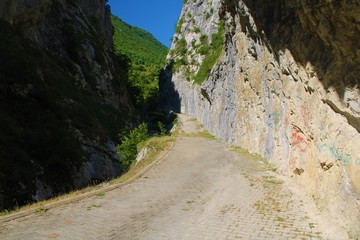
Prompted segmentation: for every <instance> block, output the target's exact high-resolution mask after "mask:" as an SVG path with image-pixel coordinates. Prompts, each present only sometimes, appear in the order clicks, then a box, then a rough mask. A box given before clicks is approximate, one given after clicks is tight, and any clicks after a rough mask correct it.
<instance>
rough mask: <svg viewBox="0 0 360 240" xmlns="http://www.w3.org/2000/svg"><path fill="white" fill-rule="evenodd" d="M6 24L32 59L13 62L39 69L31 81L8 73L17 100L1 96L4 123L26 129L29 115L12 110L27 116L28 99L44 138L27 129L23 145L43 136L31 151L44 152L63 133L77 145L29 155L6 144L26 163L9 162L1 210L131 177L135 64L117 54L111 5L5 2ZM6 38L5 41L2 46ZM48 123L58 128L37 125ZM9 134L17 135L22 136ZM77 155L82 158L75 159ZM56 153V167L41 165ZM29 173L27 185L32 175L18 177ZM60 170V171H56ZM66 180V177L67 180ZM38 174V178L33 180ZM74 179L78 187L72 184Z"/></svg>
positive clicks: (5, 79) (0, 189)
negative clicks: (125, 164) (123, 151)
mask: <svg viewBox="0 0 360 240" xmlns="http://www.w3.org/2000/svg"><path fill="white" fill-rule="evenodd" d="M0 20H5V21H6V22H7V23H10V24H11V29H12V30H10V31H9V36H10V35H11V34H13V35H17V36H16V37H15V36H12V35H11V36H12V37H14V38H16V39H22V38H24V40H19V42H18V43H17V44H18V45H17V46H14V48H17V49H16V51H14V52H16V53H17V52H18V53H19V54H23V53H24V57H23V56H21V57H20V56H14V59H8V62H14V63H17V61H18V59H20V58H24V59H26V61H27V62H29V63H31V64H32V65H33V66H34V67H33V69H29V70H28V71H29V72H31V76H30V75H29V76H27V75H26V74H23V73H22V72H23V71H24V69H27V68H24V69H21V68H19V69H18V71H19V73H21V75H20V74H19V76H22V75H24V77H23V78H21V77H17V76H15V77H11V76H10V75H9V74H8V73H7V72H9V71H12V70H9V71H8V69H5V70H4V72H0V78H1V80H2V84H0V92H2V93H3V92H4V93H5V92H11V95H10V94H9V97H8V96H7V95H4V94H2V96H1V100H2V102H3V103H4V107H3V106H2V105H1V106H0V108H1V109H2V113H3V115H2V116H1V117H0V120H1V121H6V120H7V118H9V119H11V118H13V119H14V120H12V121H13V122H15V123H16V124H19V125H21V124H22V121H23V118H26V116H23V115H21V112H23V111H17V113H16V111H15V113H13V112H12V110H11V109H10V108H9V109H10V110H8V111H7V108H8V106H10V105H11V104H13V109H17V108H19V109H22V108H23V107H24V105H19V106H18V105H17V104H18V103H17V102H15V100H14V99H16V100H17V99H21V101H23V100H24V101H26V102H29V105H31V104H32V105H34V106H35V105H36V106H39V107H38V108H37V109H35V108H34V109H32V112H31V114H28V115H29V116H27V117H28V118H29V119H27V122H31V123H32V124H34V125H35V124H36V126H37V128H36V129H37V130H38V129H39V132H32V131H35V130H33V129H30V127H28V126H27V125H30V124H26V125H25V124H22V125H21V127H22V129H21V131H20V130H19V131H17V132H16V133H17V134H19V137H18V139H15V140H14V141H15V142H16V141H22V139H20V138H23V139H24V140H25V137H28V138H29V137H31V138H33V137H34V136H35V135H36V139H38V140H36V141H33V144H28V145H34V146H36V147H39V148H40V147H41V146H38V145H39V144H40V142H41V141H44V139H47V138H49V139H52V137H51V136H52V135H54V137H53V139H56V138H55V135H56V134H57V133H58V130H57V129H61V130H62V131H63V132H64V133H61V134H63V135H64V139H65V138H68V139H72V140H74V144H72V145H71V144H70V143H66V140H65V141H64V145H66V144H67V145H69V146H68V148H64V149H58V148H62V147H63V146H62V145H61V144H62V142H56V140H53V141H52V142H54V144H53V145H52V146H50V148H51V149H52V148H53V150H51V149H44V153H41V150H39V149H31V148H30V147H29V149H22V145H20V144H19V145H17V146H15V145H14V146H13V145H11V144H12V143H3V142H1V144H0V149H1V150H2V149H3V148H2V147H4V149H5V151H4V152H6V151H8V149H9V146H10V145H11V146H10V147H11V148H14V149H15V148H17V149H18V152H20V153H22V155H21V157H23V158H24V159H16V160H14V159H13V157H8V158H7V157H4V158H3V159H1V160H2V162H0V165H1V166H2V168H3V169H1V172H0V177H1V179H4V181H3V182H2V183H1V184H0V209H2V208H4V207H5V208H11V207H13V206H15V205H22V204H24V203H27V202H31V201H34V200H42V199H45V198H49V197H51V196H54V195H56V194H59V193H62V192H65V191H68V190H71V189H73V188H78V187H83V186H86V185H89V184H91V183H94V182H100V181H104V180H106V179H110V178H112V177H114V176H118V175H120V174H121V173H122V171H123V169H122V167H121V166H120V163H119V161H118V156H117V155H116V149H115V146H116V141H117V138H118V133H119V132H120V131H121V130H122V129H126V128H131V127H132V125H133V124H134V123H135V122H136V118H137V117H136V113H135V110H134V107H133V104H132V102H131V100H130V97H129V94H128V91H127V89H126V86H125V82H126V78H127V63H126V61H125V60H124V59H119V58H118V57H116V56H115V55H114V54H113V49H112V48H113V43H112V34H113V28H112V25H111V19H110V12H109V7H108V6H107V5H106V1H105V0H91V1H90V0H66V1H62V0H52V1H49V0H30V1H28V0H11V1H7V0H5V1H1V2H0ZM1 24H2V26H7V25H6V24H3V23H1ZM8 28H9V29H10V27H8ZM10 32H11V34H10ZM3 33H4V31H3V30H2V33H1V34H3ZM6 36H7V35H6ZM4 37H5V36H4V35H0V38H4ZM3 40H4V41H6V39H3ZM15 45H16V44H15ZM5 47H6V46H5ZM9 47H10V46H9ZM2 54H3V53H2ZM31 54H35V55H36V56H35V55H31ZM9 55H11V51H10V53H9ZM0 60H2V59H0ZM4 61H5V60H4ZM12 67H13V66H9V68H12ZM15 75H16V74H15ZM6 89H12V90H11V91H8V90H6ZM52 94H53V95H52ZM38 95H41V96H40V97H38ZM50 95H51V96H50ZM34 96H36V97H34ZM26 99H27V100H26ZM10 101H13V102H12V103H10ZM21 101H19V102H21ZM32 102H34V104H33V103H32ZM44 102H45V103H44ZM49 102H51V105H50V103H49ZM5 103H6V105H5ZM32 105H31V106H32ZM3 108H6V109H3ZM29 110H31V109H29ZM36 111H39V112H36ZM8 112H9V115H10V112H11V114H12V115H11V116H10V117H9V116H6V114H8ZM24 112H25V111H24ZM48 116H51V117H54V118H55V119H56V123H55V122H54V123H52V122H44V123H37V122H36V118H39V119H51V118H50V117H48ZM56 124H59V125H56ZM14 125H15V124H14ZM42 125H43V126H42ZM60 125H61V126H60ZM14 129H16V127H14ZM28 130H29V131H28ZM37 130H36V131H37ZM14 131H15V130H14ZM9 132H10V133H9V135H14V133H11V131H10V130H9ZM28 132H30V133H28ZM42 134H43V135H44V138H42V137H41V135H42ZM61 134H60V133H59V134H58V135H59V138H60V137H63V136H60V135H61ZM65 135H68V136H65ZM34 138H35V137H34ZM40 140H41V141H40ZM4 144H7V145H9V146H7V147H6V146H5V145H4ZM46 144H47V143H46ZM24 146H25V144H24ZM38 151H40V152H38ZM72 151H73V152H80V153H81V155H79V156H78V155H76V156H75V154H74V155H72V154H71V153H72ZM48 152H50V153H51V154H52V155H54V156H51V158H50V157H49V159H48V161H43V160H41V161H40V160H39V159H40V158H41V159H42V158H44V159H45V158H46V156H43V155H46V154H47V153H48ZM54 152H59V154H58V155H57V154H56V153H54ZM2 153H3V152H2V151H1V154H2ZM60 153H61V154H62V155H61V154H60ZM6 154H7V153H6ZM6 154H5V155H6ZM8 155H9V154H8ZM60 155H61V156H60ZM68 155H69V156H68ZM2 156H3V155H2ZM35 156H39V157H35ZM62 157H63V158H68V159H63V160H61V161H59V159H58V158H62ZM73 160H74V161H73ZM53 161H58V162H56V163H55V162H53ZM11 162H19V163H18V164H13V163H11ZM14 165H18V166H15V167H14ZM3 166H6V168H5V167H3ZM25 166H29V167H28V170H27V172H26V174H27V176H26V177H24V174H19V176H17V175H16V174H14V172H15V171H17V170H16V168H22V167H24V168H26V167H25ZM56 168H57V169H59V170H58V171H56ZM49 169H52V171H49ZM2 171H4V172H2ZM13 171H14V172H13ZM24 171H25V170H24ZM32 171H34V172H32ZM63 173H66V177H65V176H64V174H63ZM31 174H33V176H29V175H31ZM21 175H23V177H21ZM68 175H70V177H71V180H69V179H67V177H68ZM10 176H11V177H10Z"/></svg>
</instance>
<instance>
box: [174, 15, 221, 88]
mask: <svg viewBox="0 0 360 240" xmlns="http://www.w3.org/2000/svg"><path fill="white" fill-rule="evenodd" d="M182 22H183V20H182V19H180V20H179V23H178V25H177V27H178V26H181V25H182ZM194 32H196V33H200V32H201V31H200V29H199V28H197V27H195V28H194ZM224 34H225V33H224V26H223V23H222V22H219V26H218V32H217V33H215V34H213V35H212V36H211V39H210V40H209V39H208V36H207V35H206V34H202V35H201V36H200V38H199V41H200V43H199V44H198V45H196V41H195V40H193V41H192V42H191V48H192V49H193V50H194V51H196V52H197V53H198V54H201V55H203V56H205V58H204V60H203V62H202V64H201V65H200V68H199V70H198V72H197V74H196V75H195V76H194V73H193V72H192V71H191V70H190V68H189V67H187V66H188V65H189V64H192V65H193V64H195V62H194V57H193V55H191V57H189V56H188V54H189V52H191V51H192V50H191V49H190V50H189V49H187V42H186V40H185V38H181V39H180V40H178V41H177V42H176V46H175V49H173V50H171V51H170V55H171V57H172V58H173V59H174V63H173V65H172V71H173V72H178V71H179V70H180V69H182V71H183V73H184V76H185V78H186V79H187V80H191V79H194V81H195V83H197V84H199V85H200V84H202V83H203V82H204V81H205V80H206V78H207V77H208V76H209V73H210V71H211V69H212V68H213V66H214V65H215V63H216V61H217V60H218V59H219V57H220V55H221V53H222V50H223V46H224V38H225V36H224ZM209 42H210V44H209ZM193 54H194V52H193Z"/></svg>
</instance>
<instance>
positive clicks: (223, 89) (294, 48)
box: [162, 0, 360, 236]
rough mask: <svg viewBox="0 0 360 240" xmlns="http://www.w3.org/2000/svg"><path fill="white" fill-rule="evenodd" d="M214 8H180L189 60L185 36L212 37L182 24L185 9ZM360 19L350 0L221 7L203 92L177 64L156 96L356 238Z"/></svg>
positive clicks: (237, 3)
mask: <svg viewBox="0 0 360 240" xmlns="http://www.w3.org/2000/svg"><path fill="white" fill-rule="evenodd" d="M215 2H218V3H219V2H220V1H216V0H214V1H210V3H209V1H188V3H187V4H186V5H185V7H184V9H185V10H186V11H185V10H184V11H183V12H182V14H181V16H180V18H183V19H186V21H184V23H183V26H187V27H183V28H182V32H181V33H180V34H178V38H179V37H180V38H181V37H183V38H185V39H186V42H187V48H188V53H187V57H188V58H189V59H190V58H194V56H193V55H195V58H196V55H197V54H198V52H196V51H193V50H192V48H191V42H192V41H193V39H195V41H197V38H196V37H194V36H196V34H194V33H193V32H190V33H189V31H187V30H186V29H189V28H192V27H195V26H197V27H199V28H200V29H201V31H202V32H201V33H202V34H209V30H208V28H202V26H203V24H204V23H202V24H200V25H197V21H196V20H195V21H193V20H192V19H191V18H186V17H187V16H195V15H196V14H197V13H194V12H192V10H191V9H194V8H193V7H192V5H204V6H205V5H206V4H215ZM198 8H199V7H198ZM204 9H206V7H205V8H204ZM207 9H209V8H207ZM207 11H208V10H205V11H204V12H203V13H202V14H205V15H206V12H207ZM359 11H360V8H359V3H358V2H356V1H342V2H340V1H315V2H314V1H281V0H279V1H265V0H263V1H246V0H243V1H235V0H225V1H223V3H222V4H221V5H220V7H219V8H217V9H215V10H214V12H213V14H214V15H216V14H218V16H220V17H219V19H220V20H221V21H222V22H224V24H225V30H226V31H225V45H224V48H223V53H222V55H221V57H220V58H219V59H218V62H217V63H216V64H215V66H214V67H213V68H212V71H211V73H210V75H209V77H208V79H207V80H206V81H205V82H204V83H203V84H202V85H201V86H199V85H196V84H194V83H193V82H192V81H191V80H190V81H187V80H185V79H186V76H185V75H186V71H187V70H186V68H187V67H188V66H183V67H182V68H180V71H178V72H175V73H173V74H172V78H171V79H167V81H168V83H167V86H174V89H173V90H169V89H168V90H163V95H162V96H163V98H164V99H166V98H168V99H172V96H171V95H169V94H167V93H169V92H171V91H172V92H176V93H177V95H178V96H179V97H178V101H179V102H180V106H181V107H180V108H181V111H182V112H185V113H187V114H190V115H192V116H195V117H197V118H198V119H199V120H200V121H201V122H202V123H203V124H204V127H205V128H206V129H208V130H209V131H210V132H211V133H213V134H214V135H216V136H218V137H219V138H220V139H222V140H223V141H225V142H227V143H229V144H232V145H238V146H241V147H243V148H245V149H247V150H248V151H250V152H252V153H258V154H261V155H262V156H263V157H265V158H266V159H267V160H268V161H269V162H272V163H273V164H275V165H276V166H277V167H278V169H279V171H281V172H282V173H284V174H288V175H291V176H293V177H294V179H296V180H297V181H298V182H299V183H301V184H303V185H305V186H306V187H307V189H308V190H309V192H310V193H311V194H313V196H314V198H315V200H316V201H317V203H318V206H319V207H320V208H327V209H329V210H330V211H331V212H332V213H333V214H334V218H337V219H338V220H339V222H341V224H342V225H343V226H344V227H346V228H347V230H348V231H349V232H350V233H351V234H352V235H354V236H356V234H359V226H358V225H357V223H358V222H359V221H360V214H359V213H360V211H359V210H360V209H359V207H360V202H359V196H360V179H359V176H360V175H359V174H360V151H359V147H358V146H359V143H360V134H359V120H360V119H359V107H360V105H359V103H360V90H359V83H360V82H359V80H360V78H359V76H360V74H359V60H360V56H359V49H360V47H359V41H358V40H359V39H360V31H359V30H360V29H359V27H360V24H359V16H360V12H359ZM189 12H190V14H189ZM203 19H206V17H205V16H204V17H203ZM214 19H217V18H215V17H213V18H208V19H207V21H208V22H207V23H206V24H204V25H205V26H207V25H210V24H211V23H209V22H212V21H214ZM216 21H218V20H216ZM214 24H216V23H214ZM175 36H177V35H175ZM172 48H173V49H175V48H176V41H175V42H174V43H173V46H172ZM197 58H198V59H200V63H201V60H202V58H201V56H199V57H197ZM169 60H171V56H169ZM174 60H176V58H175V59H174ZM190 68H193V69H194V67H192V66H191V65H190ZM195 69H196V68H195ZM169 76H171V74H169ZM164 81H165V80H164ZM170 82H171V83H170ZM169 102H176V101H175V100H174V99H172V100H171V101H169ZM168 107H169V108H171V104H170V105H169V106H168Z"/></svg>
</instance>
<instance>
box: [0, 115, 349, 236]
mask: <svg viewBox="0 0 360 240" xmlns="http://www.w3.org/2000/svg"><path fill="white" fill-rule="evenodd" d="M180 119H181V122H182V128H181V131H182V132H183V133H182V134H179V137H177V139H176V142H175V145H174V147H173V148H172V149H171V150H170V151H169V152H168V153H167V154H166V156H165V157H164V158H162V159H161V160H158V162H157V163H156V164H155V165H154V167H152V168H151V170H150V171H148V172H147V173H146V174H145V175H143V176H142V177H141V178H139V179H138V180H136V181H133V182H132V183H129V184H127V185H125V186H123V187H120V188H116V189H114V190H111V191H109V192H106V193H105V194H103V195H101V196H93V197H89V198H86V199H83V200H80V201H78V202H75V203H69V204H65V205H62V206H60V207H56V208H53V209H50V210H48V211H46V212H42V213H37V214H32V215H29V216H26V217H22V218H18V219H15V220H12V221H8V222H0V239H26V240H28V239H66V240H68V239H124V240H128V239H154V240H159V239H195V240H197V239H221V240H223V239H251V240H255V239H336V240H340V239H347V235H346V233H345V232H344V230H342V229H340V228H339V227H338V226H337V225H335V224H333V223H331V222H330V220H329V218H328V217H326V216H325V215H324V213H320V212H319V211H318V210H317V209H316V207H315V205H314V203H313V202H312V199H311V198H310V197H308V195H307V194H305V192H304V191H302V190H298V189H297V188H296V191H295V188H294V187H293V185H291V183H290V182H291V181H290V180H286V178H285V177H281V176H279V175H278V174H276V173H275V172H274V171H272V170H273V169H272V168H271V167H270V166H269V165H268V164H266V163H264V162H263V161H261V160H257V159H256V158H254V157H251V156H250V155H248V154H244V153H239V152H238V151H234V150H232V149H231V148H230V147H228V146H226V145H225V144H223V143H221V142H220V141H217V140H211V139H207V138H202V137H201V135H198V136H196V132H199V131H201V127H200V125H199V124H198V123H197V122H196V121H195V120H193V119H191V118H190V117H187V116H184V115H180Z"/></svg>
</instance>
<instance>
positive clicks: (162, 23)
mask: <svg viewBox="0 0 360 240" xmlns="http://www.w3.org/2000/svg"><path fill="white" fill-rule="evenodd" d="M183 2H184V0H153V1H149V0H148V1H146V0H109V4H110V6H111V12H112V14H114V15H115V16H118V17H119V18H121V19H122V20H123V21H124V22H126V23H128V24H130V25H132V26H136V27H140V28H142V29H145V30H146V31H149V32H150V33H152V35H154V37H155V38H157V39H158V40H159V41H160V42H161V43H163V44H164V45H165V46H167V47H169V46H170V43H171V41H170V38H171V37H172V36H173V35H174V32H175V25H176V23H177V20H178V18H179V15H180V11H181V8H182V4H183Z"/></svg>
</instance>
